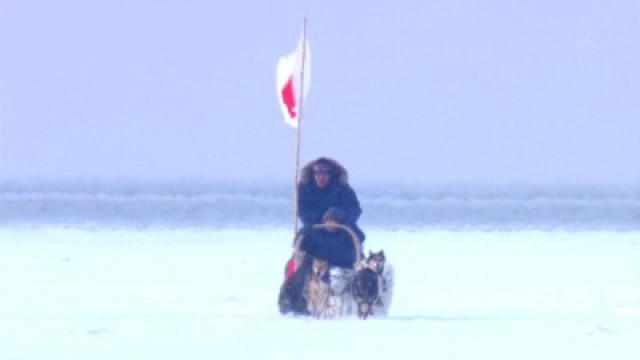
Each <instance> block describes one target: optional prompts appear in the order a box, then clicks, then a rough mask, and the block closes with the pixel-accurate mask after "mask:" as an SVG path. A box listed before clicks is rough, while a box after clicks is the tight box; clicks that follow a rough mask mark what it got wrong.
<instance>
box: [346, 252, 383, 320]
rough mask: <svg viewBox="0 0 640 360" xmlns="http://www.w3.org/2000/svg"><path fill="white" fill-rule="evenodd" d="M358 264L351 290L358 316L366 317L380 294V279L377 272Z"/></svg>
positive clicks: (371, 313) (371, 311) (370, 313)
mask: <svg viewBox="0 0 640 360" xmlns="http://www.w3.org/2000/svg"><path fill="white" fill-rule="evenodd" d="M362 265H363V266H358V270H357V271H356V275H355V278H354V279H353V284H352V287H351V291H352V293H353V298H354V300H355V302H356V304H357V306H358V317H359V318H361V319H366V318H367V317H368V316H369V315H373V305H374V303H375V302H376V301H378V298H379V296H380V281H379V279H378V274H377V273H376V272H375V271H374V270H373V269H371V268H370V267H368V266H366V264H364V263H363V264H362Z"/></svg>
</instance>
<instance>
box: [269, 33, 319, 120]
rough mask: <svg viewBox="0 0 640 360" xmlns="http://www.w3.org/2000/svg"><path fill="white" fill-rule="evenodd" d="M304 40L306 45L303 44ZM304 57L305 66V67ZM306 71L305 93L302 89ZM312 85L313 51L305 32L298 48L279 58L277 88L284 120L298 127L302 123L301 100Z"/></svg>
mask: <svg viewBox="0 0 640 360" xmlns="http://www.w3.org/2000/svg"><path fill="white" fill-rule="evenodd" d="M303 42H304V45H303ZM303 58H304V67H303ZM303 71H304V93H303V92H302V91H301V87H302V86H303V85H302V81H301V80H303V79H302V73H303ZM310 85H311V51H310V50H309V41H308V40H306V37H305V34H304V32H303V33H302V34H301V35H300V40H298V46H297V47H296V50H295V51H294V52H293V53H291V54H289V55H286V56H283V57H281V58H280V60H278V67H277V71H276V90H277V91H278V101H279V103H280V109H281V110H282V114H283V115H284V121H285V122H286V123H287V124H289V125H291V126H293V127H298V124H299V123H300V102H301V100H302V99H303V98H305V99H306V97H307V93H308V92H309V86H310Z"/></svg>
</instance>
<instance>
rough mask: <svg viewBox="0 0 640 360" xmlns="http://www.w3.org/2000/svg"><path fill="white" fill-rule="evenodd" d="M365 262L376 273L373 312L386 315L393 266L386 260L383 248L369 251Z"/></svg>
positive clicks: (390, 296)
mask: <svg viewBox="0 0 640 360" xmlns="http://www.w3.org/2000/svg"><path fill="white" fill-rule="evenodd" d="M365 264H366V265H365V266H367V267H369V268H370V269H371V270H373V271H375V273H376V274H377V275H378V299H377V300H376V302H375V303H374V309H373V313H374V314H376V315H387V314H388V313H389V307H390V306H391V298H392V295H393V280H394V279H393V267H392V266H391V264H389V263H388V262H387V258H386V256H385V254H384V251H383V250H380V251H378V252H371V251H369V256H368V257H367V260H366V261H365Z"/></svg>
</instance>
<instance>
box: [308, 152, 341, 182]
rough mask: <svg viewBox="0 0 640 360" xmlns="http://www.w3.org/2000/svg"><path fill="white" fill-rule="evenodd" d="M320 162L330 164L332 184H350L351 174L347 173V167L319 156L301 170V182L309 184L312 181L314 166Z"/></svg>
mask: <svg viewBox="0 0 640 360" xmlns="http://www.w3.org/2000/svg"><path fill="white" fill-rule="evenodd" d="M318 163H325V164H327V165H329V174H330V175H331V180H330V181H331V183H332V184H338V185H348V184H349V174H348V173H347V169H345V168H344V166H342V165H341V164H340V163H339V162H337V161H335V160H333V159H330V158H326V157H319V158H317V159H315V160H313V161H311V162H309V163H307V165H305V166H304V167H303V168H302V170H300V184H303V185H307V184H311V183H312V181H313V166H314V165H315V164H318Z"/></svg>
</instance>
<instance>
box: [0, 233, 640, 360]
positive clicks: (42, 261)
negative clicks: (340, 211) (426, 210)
mask: <svg viewBox="0 0 640 360" xmlns="http://www.w3.org/2000/svg"><path fill="white" fill-rule="evenodd" d="M290 238H291V234H290V230H287V229H284V228H263V229H260V230H246V229H244V230H243V229H228V230H211V229H206V230H205V229H198V230H150V229H147V230H127V229H120V230H115V229H102V228H96V229H94V230H87V229H78V228H65V227H4V228H0V250H1V251H0V283H1V284H2V286H1V287H0V354H1V355H0V358H1V359H10V360H18V359H44V360H48V359H83V360H85V359H92V360H95V359H143V358H144V359H154V360H155V359H231V358H240V359H249V358H250V359H255V358H268V359H328V358H331V359H333V358H340V359H354V358H360V357H363V358H366V359H401V358H424V359H582V360H585V359H630V360H631V359H640V342H639V339H640V261H639V260H640V232H637V231H635V232H634V231H629V232H624V231H621V232H615V231H601V232H568V231H556V232H538V231H512V232H509V231H504V232H480V231H477V232H476V231H431V230H423V231H411V232H404V231H380V230H378V231H375V230H370V231H368V240H367V241H366V243H365V244H366V249H367V250H377V249H379V248H383V249H384V250H385V252H386V253H387V256H388V258H389V261H390V262H391V263H393V265H394V267H395V270H396V287H395V294H394V302H393V304H392V306H391V314H390V316H389V317H388V318H385V319H372V320H366V321H361V320H357V319H344V320H313V319H307V318H294V317H286V316H281V315H280V314H279V313H278V311H277V305H276V298H277V293H278V288H279V286H280V283H281V281H282V271H283V265H284V262H285V260H286V259H287V257H288V256H289V253H290V248H289V244H290Z"/></svg>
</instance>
